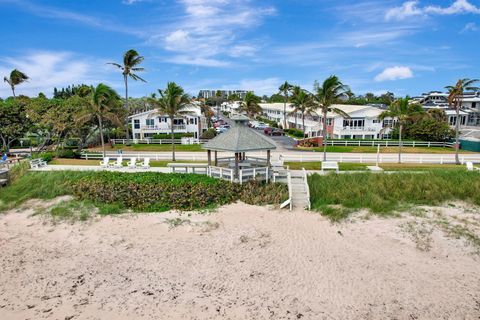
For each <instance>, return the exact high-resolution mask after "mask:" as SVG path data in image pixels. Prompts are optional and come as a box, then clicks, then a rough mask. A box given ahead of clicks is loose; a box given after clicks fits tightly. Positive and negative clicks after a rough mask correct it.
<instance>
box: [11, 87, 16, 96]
mask: <svg viewBox="0 0 480 320" xmlns="http://www.w3.org/2000/svg"><path fill="white" fill-rule="evenodd" d="M11 87H12V93H13V98H16V96H15V86H11Z"/></svg>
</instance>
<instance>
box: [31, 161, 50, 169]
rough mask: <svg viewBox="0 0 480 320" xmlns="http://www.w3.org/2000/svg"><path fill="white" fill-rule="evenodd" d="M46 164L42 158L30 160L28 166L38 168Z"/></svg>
mask: <svg viewBox="0 0 480 320" xmlns="http://www.w3.org/2000/svg"><path fill="white" fill-rule="evenodd" d="M46 166H47V162H46V161H44V160H42V159H33V160H30V168H32V169H39V168H43V167H46Z"/></svg>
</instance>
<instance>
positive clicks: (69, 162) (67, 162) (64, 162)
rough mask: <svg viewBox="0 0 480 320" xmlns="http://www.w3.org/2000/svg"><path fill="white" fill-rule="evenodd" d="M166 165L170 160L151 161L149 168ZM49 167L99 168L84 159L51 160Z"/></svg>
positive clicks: (124, 162) (183, 161) (96, 162)
mask: <svg viewBox="0 0 480 320" xmlns="http://www.w3.org/2000/svg"><path fill="white" fill-rule="evenodd" d="M177 162H178V163H206V162H201V161H189V160H179V161H177ZM127 163H128V161H123V165H124V166H126V165H127ZM168 163H172V161H171V160H158V161H156V160H152V161H150V166H151V167H166V166H167V164H168ZM49 164H50V165H70V166H99V165H100V160H84V159H59V158H57V159H53V160H52V161H50V162H49Z"/></svg>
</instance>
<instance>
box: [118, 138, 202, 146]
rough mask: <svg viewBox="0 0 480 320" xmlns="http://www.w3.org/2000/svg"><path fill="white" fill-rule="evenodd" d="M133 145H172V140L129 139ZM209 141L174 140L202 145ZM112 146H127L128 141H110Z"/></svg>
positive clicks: (174, 140) (180, 142) (194, 139)
mask: <svg viewBox="0 0 480 320" xmlns="http://www.w3.org/2000/svg"><path fill="white" fill-rule="evenodd" d="M128 141H129V142H130V143H133V144H172V139H129V140H128ZM206 141H208V140H205V139H197V138H183V139H173V143H174V144H201V143H205V142H206ZM110 142H111V144H112V145H116V144H126V143H127V139H110Z"/></svg>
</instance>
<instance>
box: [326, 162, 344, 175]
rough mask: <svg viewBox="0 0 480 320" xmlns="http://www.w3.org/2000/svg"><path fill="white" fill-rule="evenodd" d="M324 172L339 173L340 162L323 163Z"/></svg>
mask: <svg viewBox="0 0 480 320" xmlns="http://www.w3.org/2000/svg"><path fill="white" fill-rule="evenodd" d="M324 170H335V172H337V173H338V172H339V171H340V169H339V168H338V162H336V161H323V162H322V172H323V171H324Z"/></svg>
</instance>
